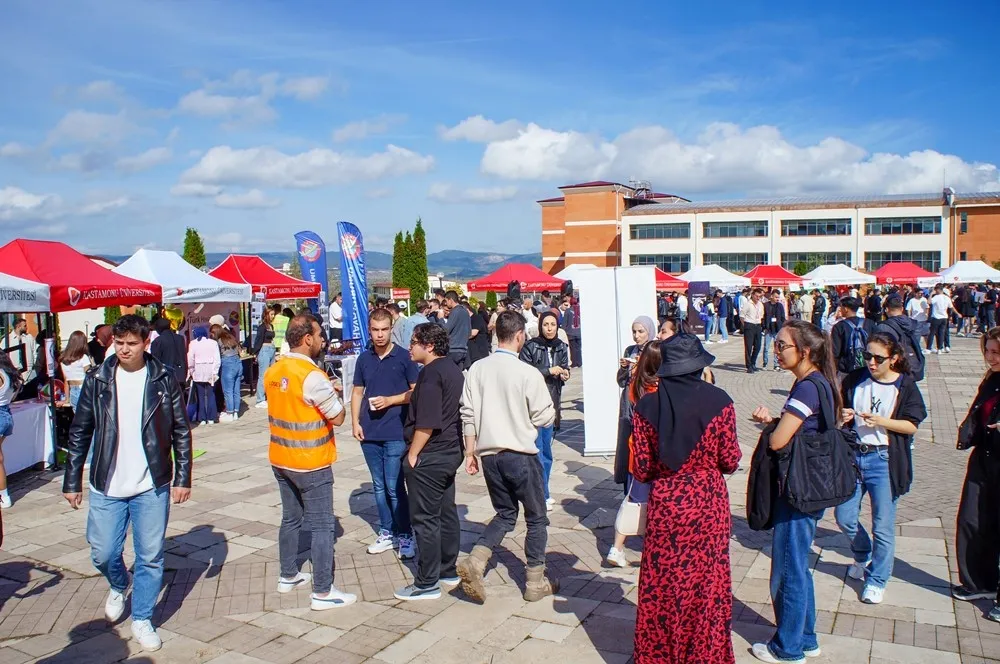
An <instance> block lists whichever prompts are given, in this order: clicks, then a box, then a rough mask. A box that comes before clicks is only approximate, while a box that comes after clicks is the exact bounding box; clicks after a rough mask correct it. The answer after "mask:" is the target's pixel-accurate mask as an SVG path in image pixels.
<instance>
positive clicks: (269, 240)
mask: <svg viewBox="0 0 1000 664" xmlns="http://www.w3.org/2000/svg"><path fill="white" fill-rule="evenodd" d="M202 240H204V242H205V249H207V250H208V251H228V252H256V251H273V250H274V247H276V246H278V245H280V244H282V243H283V242H287V240H286V239H285V238H281V239H279V238H274V237H267V236H264V235H260V234H254V235H253V236H252V237H245V236H244V235H243V234H242V233H240V232H238V231H230V232H228V233H219V234H218V235H211V234H207V235H203V236H202ZM366 240H367V238H366Z"/></svg>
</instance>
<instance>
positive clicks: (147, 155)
mask: <svg viewBox="0 0 1000 664" xmlns="http://www.w3.org/2000/svg"><path fill="white" fill-rule="evenodd" d="M173 156H174V153H173V151H171V149H170V148H151V149H149V150H146V151H145V152H143V153H141V154H137V155H134V156H132V157H122V158H120V159H119V160H118V161H116V162H115V168H117V169H118V170H119V171H124V172H126V173H139V172H140V171H148V170H149V169H151V168H155V167H156V166H159V165H161V164H165V163H167V162H168V161H170V159H171V158H172V157H173Z"/></svg>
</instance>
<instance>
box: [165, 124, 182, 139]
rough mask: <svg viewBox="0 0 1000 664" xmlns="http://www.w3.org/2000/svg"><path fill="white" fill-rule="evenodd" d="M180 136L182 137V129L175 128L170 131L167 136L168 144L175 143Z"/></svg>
mask: <svg viewBox="0 0 1000 664" xmlns="http://www.w3.org/2000/svg"><path fill="white" fill-rule="evenodd" d="M180 135H181V128H180V127H174V128H173V129H171V130H170V133H169V134H167V143H173V142H174V141H176V140H177V137H178V136H180Z"/></svg>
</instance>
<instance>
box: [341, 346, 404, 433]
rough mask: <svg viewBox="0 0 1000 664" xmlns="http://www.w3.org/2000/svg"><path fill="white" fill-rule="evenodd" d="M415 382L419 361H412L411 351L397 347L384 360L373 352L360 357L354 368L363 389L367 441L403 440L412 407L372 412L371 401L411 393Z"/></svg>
mask: <svg viewBox="0 0 1000 664" xmlns="http://www.w3.org/2000/svg"><path fill="white" fill-rule="evenodd" d="M416 382H417V364H416V362H414V361H413V360H411V359H410V352H409V351H408V350H406V349H403V348H400V347H399V346H397V345H395V344H393V346H392V350H390V351H389V353H388V354H387V355H386V356H385V357H383V358H381V359H379V356H378V355H376V354H375V351H374V350H371V349H369V350H366V351H364V352H363V353H361V355H359V356H358V363H357V364H356V365H355V368H354V385H355V386H356V387H362V388H364V396H363V399H364V401H363V402H362V403H361V418H360V419H361V430H362V431H363V432H364V434H365V440H366V441H368V440H371V441H386V440H403V424H404V423H405V422H406V414H407V411H408V409H409V407H408V406H406V405H402V406H392V407H390V408H386V409H384V410H378V411H372V409H371V407H370V406H369V405H368V400H369V399H371V398H372V397H391V396H395V395H397V394H402V393H404V392H408V391H409V389H410V385H413V384H415V383H416Z"/></svg>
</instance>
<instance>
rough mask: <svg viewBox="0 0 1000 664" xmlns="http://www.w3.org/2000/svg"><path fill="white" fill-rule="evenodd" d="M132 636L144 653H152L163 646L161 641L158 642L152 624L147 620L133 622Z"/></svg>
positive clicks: (158, 638) (158, 639)
mask: <svg viewBox="0 0 1000 664" xmlns="http://www.w3.org/2000/svg"><path fill="white" fill-rule="evenodd" d="M132 636H134V637H135V640H136V641H138V642H139V644H140V645H141V646H142V649H143V650H145V651H146V652H154V651H156V650H159V649H160V648H161V647H162V646H163V641H160V637H159V636H158V635H157V633H156V630H155V629H153V623H151V622H149V621H148V620H133V621H132Z"/></svg>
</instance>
